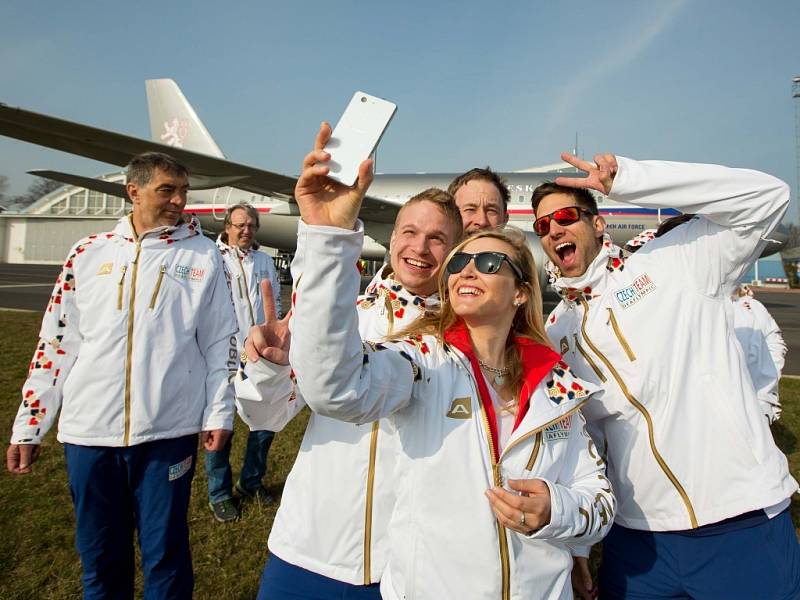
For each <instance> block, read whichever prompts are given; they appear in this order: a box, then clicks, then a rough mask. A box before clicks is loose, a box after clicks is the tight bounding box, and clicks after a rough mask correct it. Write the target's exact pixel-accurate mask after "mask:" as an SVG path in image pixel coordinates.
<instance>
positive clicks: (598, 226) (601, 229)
mask: <svg viewBox="0 0 800 600" xmlns="http://www.w3.org/2000/svg"><path fill="white" fill-rule="evenodd" d="M592 227H594V237H598V238H600V237H603V234H604V233H605V232H606V220H605V219H604V218H603V217H602V216H600V215H596V216H595V217H594V218H593V219H592Z"/></svg>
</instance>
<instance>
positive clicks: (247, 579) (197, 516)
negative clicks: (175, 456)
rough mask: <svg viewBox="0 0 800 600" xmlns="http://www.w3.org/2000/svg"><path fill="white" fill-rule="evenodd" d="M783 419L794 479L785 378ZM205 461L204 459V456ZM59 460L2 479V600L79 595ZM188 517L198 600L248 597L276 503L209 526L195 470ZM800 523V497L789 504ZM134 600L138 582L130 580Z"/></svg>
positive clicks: (277, 481) (4, 423)
mask: <svg viewBox="0 0 800 600" xmlns="http://www.w3.org/2000/svg"><path fill="white" fill-rule="evenodd" d="M40 320H41V315H39V314H34V313H23V312H10V311H0V332H2V333H1V334H0V339H2V352H1V353H0V356H2V359H1V362H0V431H3V432H5V433H4V437H3V438H2V439H3V442H4V445H5V444H6V443H7V440H8V435H9V434H8V432H10V430H11V424H12V421H13V418H14V415H15V414H16V411H17V407H18V405H19V399H20V395H19V392H20V388H21V386H22V383H23V381H24V379H25V375H26V372H27V368H28V361H29V360H30V357H31V355H32V353H33V349H34V346H35V343H36V335H37V332H38V329H39V323H40ZM782 401H783V405H784V413H783V417H782V419H781V421H780V422H779V423H777V424H776V425H775V427H774V428H773V433H774V435H775V439H776V440H777V442H778V445H779V446H780V447H781V448H782V449H783V451H784V452H786V454H787V455H788V456H789V462H790V465H791V468H792V472H793V473H794V475H795V477H796V478H798V476H799V475H800V444H799V443H798V435H800V381H797V380H792V381H789V380H784V381H783V382H782ZM307 418H308V417H307V415H305V414H303V415H301V417H300V418H298V419H295V420H294V422H292V423H291V425H290V426H289V427H288V428H287V429H286V430H285V431H283V432H281V433H280V434H278V435H277V436H276V438H275V442H274V443H273V445H272V449H271V450H270V466H269V474H268V476H267V482H266V484H267V487H268V488H269V489H270V491H271V492H272V493H273V494H274V495H276V496H277V495H279V494H280V492H281V488H282V485H283V482H284V480H285V479H286V475H287V474H288V472H289V470H290V468H291V466H292V463H293V462H294V457H295V455H296V453H297V448H298V447H299V445H300V440H301V438H302V435H303V430H304V428H305V424H306V421H307ZM236 436H237V440H236V441H235V442H234V450H233V454H232V456H233V458H232V462H233V464H234V476H236V475H237V474H238V467H239V466H240V465H241V460H242V452H243V449H244V441H245V437H246V431H245V428H244V427H243V426H242V423H241V422H240V421H239V422H237V425H236ZM201 456H202V453H201ZM63 457H64V455H63V451H62V448H61V445H60V444H59V443H58V442H57V441H56V439H55V431H53V432H51V433H50V434H49V435H48V436H47V438H46V441H45V443H44V444H43V448H42V456H41V457H40V459H39V461H38V462H37V463H36V465H35V468H34V472H33V474H31V475H27V476H15V477H12V476H11V475H10V474H8V473H7V472H5V469H3V472H2V474H0V557H2V558H1V559H0V560H2V568H0V598H3V599H4V600H28V599H30V598H37V600H45V599H59V600H61V599H69V598H80V595H81V586H80V563H79V560H78V555H77V552H76V551H75V549H74V544H73V532H74V517H73V513H72V504H71V501H70V498H69V491H68V489H67V481H66V470H65V467H64V458H63ZM199 466H200V468H198V470H197V474H196V475H195V478H194V482H193V484H192V485H193V496H192V504H191V508H190V511H189V521H190V527H191V542H192V553H193V558H194V570H195V579H196V583H195V597H197V598H200V599H205V598H215V599H219V600H226V599H251V598H254V597H255V594H256V590H257V589H258V580H259V576H260V574H261V570H262V568H263V566H264V561H265V559H266V557H267V536H268V534H269V528H270V526H271V524H272V519H273V517H274V516H275V510H276V506H260V505H258V504H253V503H248V504H245V506H244V508H243V515H242V519H241V520H240V521H238V522H235V523H231V524H225V525H223V524H219V523H217V522H216V521H214V520H213V518H212V517H211V514H210V512H209V511H208V508H207V506H206V501H207V496H206V477H205V472H204V471H203V469H202V463H201V464H200V465H199ZM792 514H793V517H794V522H795V523H796V524H800V501H797V500H795V502H794V503H793V505H792ZM137 586H138V588H139V592H138V594H137V596H141V581H140V580H139V581H137Z"/></svg>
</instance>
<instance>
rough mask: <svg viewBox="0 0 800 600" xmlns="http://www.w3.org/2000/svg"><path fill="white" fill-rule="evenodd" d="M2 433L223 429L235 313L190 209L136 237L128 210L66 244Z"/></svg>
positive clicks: (126, 439)
mask: <svg viewBox="0 0 800 600" xmlns="http://www.w3.org/2000/svg"><path fill="white" fill-rule="evenodd" d="M39 338H40V339H39V343H38V345H37V348H36V353H35V354H34V356H33V360H32V361H31V365H30V371H29V374H28V379H27V380H26V382H25V384H24V386H23V388H22V396H23V399H22V404H21V406H20V408H19V411H18V413H17V417H16V420H15V422H14V428H13V434H12V438H11V442H12V443H15V444H20V443H33V444H38V443H40V442H41V440H42V437H43V436H44V434H45V433H47V431H48V430H49V429H50V427H51V426H52V424H53V422H54V421H55V418H56V414H57V413H58V410H59V408H60V409H61V417H60V420H59V427H58V439H59V441H61V442H67V443H70V444H78V445H82V446H128V445H135V444H141V443H143V442H150V441H153V440H159V439H168V438H176V437H180V436H183V435H189V434H193V433H197V432H199V431H201V430H212V429H232V428H233V427H232V425H233V411H234V405H233V388H232V386H231V385H230V383H229V375H230V374H231V373H232V372H233V371H235V369H236V366H237V365H238V354H237V351H236V316H235V315H234V309H233V304H232V302H231V294H230V289H229V284H228V279H227V277H226V274H225V271H224V267H223V263H222V257H221V256H220V253H219V251H218V250H217V248H216V246H214V243H213V242H211V241H210V240H208V239H206V238H205V237H203V236H202V235H201V234H200V226H199V224H198V223H197V221H195V220H194V219H192V221H191V222H189V223H181V224H179V225H178V226H176V227H159V228H157V229H153V230H151V231H148V232H146V233H144V234H142V235H141V236H139V237H138V238H137V237H136V235H135V234H134V231H133V227H132V225H131V221H130V217H124V218H122V219H120V220H119V223H118V224H117V226H116V227H115V228H114V230H113V231H110V232H108V233H100V234H96V235H90V236H89V237H87V238H84V239H83V240H81V241H79V242H78V243H77V244H76V245H75V246H74V247H73V248H72V250H71V251H70V254H69V256H68V257H67V260H66V262H65V263H64V267H63V270H62V271H61V275H60V276H59V278H58V280H57V281H56V285H55V289H54V290H53V295H52V297H51V298H50V303H49V304H48V306H47V310H46V312H45V315H44V318H43V319H42V328H41V332H40V333H39Z"/></svg>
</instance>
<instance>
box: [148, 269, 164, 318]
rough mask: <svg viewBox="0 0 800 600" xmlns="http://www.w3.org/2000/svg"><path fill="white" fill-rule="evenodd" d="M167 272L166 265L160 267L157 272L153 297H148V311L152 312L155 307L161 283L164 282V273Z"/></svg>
mask: <svg viewBox="0 0 800 600" xmlns="http://www.w3.org/2000/svg"><path fill="white" fill-rule="evenodd" d="M166 272H167V265H161V268H159V270H158V279H156V287H155V289H153V295H152V296H150V310H153V309H154V308H155V307H156V301H157V300H158V292H160V291H161V282H162V281H163V280H164V273H166Z"/></svg>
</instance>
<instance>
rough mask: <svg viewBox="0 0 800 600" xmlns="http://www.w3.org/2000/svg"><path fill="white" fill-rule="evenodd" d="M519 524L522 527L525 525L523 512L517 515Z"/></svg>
mask: <svg viewBox="0 0 800 600" xmlns="http://www.w3.org/2000/svg"><path fill="white" fill-rule="evenodd" d="M519 524H520V525H523V526H524V525H525V513H524V512H520V514H519Z"/></svg>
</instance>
